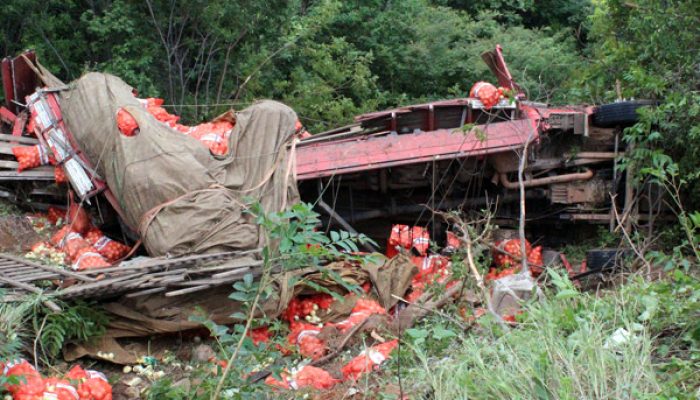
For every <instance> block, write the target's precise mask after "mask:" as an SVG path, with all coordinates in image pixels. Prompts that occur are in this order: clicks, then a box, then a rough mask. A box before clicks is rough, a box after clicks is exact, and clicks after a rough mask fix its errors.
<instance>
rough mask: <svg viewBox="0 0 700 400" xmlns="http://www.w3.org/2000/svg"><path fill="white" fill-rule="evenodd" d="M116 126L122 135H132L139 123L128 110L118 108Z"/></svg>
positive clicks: (134, 133)
mask: <svg viewBox="0 0 700 400" xmlns="http://www.w3.org/2000/svg"><path fill="white" fill-rule="evenodd" d="M117 128H119V132H121V133H122V134H123V135H124V136H134V135H136V133H137V132H136V131H137V130H138V129H139V124H138V122H136V120H135V119H134V117H133V116H132V115H131V114H129V112H128V111H126V110H125V109H123V108H120V109H119V111H117Z"/></svg>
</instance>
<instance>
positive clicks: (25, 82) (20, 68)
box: [2, 50, 37, 114]
mask: <svg viewBox="0 0 700 400" xmlns="http://www.w3.org/2000/svg"><path fill="white" fill-rule="evenodd" d="M23 56H24V57H27V59H28V60H29V61H31V62H35V61H36V54H35V53H34V50H29V51H26V52H24V53H23V54H22V55H20V56H18V57H15V58H9V57H8V58H5V59H3V60H2V84H3V88H4V91H5V102H6V103H7V108H9V109H10V111H12V112H14V113H15V114H17V113H19V111H20V110H19V107H18V106H17V105H16V104H15V103H13V100H14V101H17V102H20V103H24V101H25V100H24V99H25V97H27V96H29V95H30V94H32V93H34V91H35V90H36V87H37V76H36V74H35V73H34V70H32V68H31V67H30V66H29V65H28V64H27V62H26V61H25V59H24V57H23Z"/></svg>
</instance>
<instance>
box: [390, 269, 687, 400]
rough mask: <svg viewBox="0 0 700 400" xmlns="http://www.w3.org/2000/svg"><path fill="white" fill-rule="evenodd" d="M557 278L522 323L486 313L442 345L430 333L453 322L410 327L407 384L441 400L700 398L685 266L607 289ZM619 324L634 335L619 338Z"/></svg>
mask: <svg viewBox="0 0 700 400" xmlns="http://www.w3.org/2000/svg"><path fill="white" fill-rule="evenodd" d="M550 281H551V282H552V283H553V285H554V287H555V289H554V290H553V291H552V292H550V293H548V294H547V296H546V298H545V299H544V300H543V301H542V302H535V303H532V304H529V305H528V306H527V307H526V312H525V313H524V314H523V315H521V316H519V321H520V324H519V327H518V329H514V330H511V331H509V332H507V333H504V332H502V330H500V329H499V328H498V326H497V325H496V324H489V323H488V322H487V321H482V320H483V318H484V317H482V319H480V321H482V322H480V325H481V328H480V330H479V331H478V332H475V334H473V335H469V336H467V337H463V338H462V339H461V340H459V341H457V342H454V344H453V345H452V346H448V347H444V348H443V349H442V351H439V348H436V347H435V346H434V344H431V343H434V342H428V341H429V340H435V339H434V338H432V337H431V334H430V333H429V332H430V330H431V329H433V328H432V327H433V326H435V327H439V326H440V324H441V323H445V322H446V321H445V320H443V321H440V320H439V319H437V318H436V319H437V321H433V322H432V323H431V324H429V325H428V326H423V327H420V328H417V329H413V330H411V332H409V331H407V332H406V333H407V336H408V337H407V338H406V339H405V342H406V343H407V345H408V346H411V349H412V351H413V352H414V353H415V356H414V357H415V358H414V359H413V362H411V361H412V360H411V359H410V358H409V357H406V358H404V361H405V362H406V363H407V364H408V365H412V367H409V368H410V371H411V372H410V373H409V376H408V377H407V378H406V379H404V382H413V384H412V385H413V386H412V387H410V388H405V389H404V390H410V391H411V392H414V393H415V392H418V393H425V392H432V396H433V398H435V399H453V398H465V399H466V398H468V399H481V398H489V399H490V398H533V399H534V398H537V399H573V398H587V399H603V398H605V399H607V398H621V397H634V398H645V399H647V398H648V399H651V398H677V399H686V398H687V399H690V398H693V396H695V393H694V390H695V389H694V388H696V387H697V385H698V384H699V383H700V382H699V381H698V377H697V376H694V375H693V371H697V368H698V367H699V366H700V364H699V363H700V341H699V339H700V334H699V333H700V322H699V321H698V319H697V315H698V314H697V313H698V312H700V299H699V298H698V296H700V291H699V289H700V282H698V280H697V279H695V278H692V277H690V276H688V275H684V274H682V273H680V272H676V273H675V274H674V275H673V278H672V279H670V280H668V281H660V282H655V283H649V282H644V281H642V280H635V281H633V282H631V283H629V284H627V285H625V286H623V287H621V288H619V290H618V291H616V292H611V293H608V294H606V295H603V296H596V295H591V294H586V293H580V292H578V291H577V290H576V289H575V287H574V286H573V284H572V283H571V282H570V281H569V280H568V279H567V278H566V277H565V276H564V275H561V274H557V273H554V274H552V275H551V276H550ZM620 328H623V329H625V331H626V332H627V334H626V335H624V334H623V337H625V338H626V339H623V340H620V341H614V340H612V339H611V337H612V336H614V335H615V332H617V331H618V330H619V329H620ZM435 329H437V328H435ZM618 335H620V334H619V333H618ZM404 356H406V354H404ZM438 360H439V361H438ZM416 362H417V364H416ZM404 368H406V367H405V366H404ZM695 375H696V374H695ZM674 396H675V397H674Z"/></svg>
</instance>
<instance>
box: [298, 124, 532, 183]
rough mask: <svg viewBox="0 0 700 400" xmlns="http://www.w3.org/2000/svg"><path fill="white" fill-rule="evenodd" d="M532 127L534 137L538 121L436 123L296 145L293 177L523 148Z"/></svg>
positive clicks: (306, 178) (371, 168)
mask: <svg viewBox="0 0 700 400" xmlns="http://www.w3.org/2000/svg"><path fill="white" fill-rule="evenodd" d="M532 130H534V132H532ZM475 132H478V134H475ZM531 133H532V134H533V136H532V139H533V140H536V139H537V138H538V136H539V132H538V131H537V121H536V120H533V119H521V120H514V121H504V122H496V123H491V124H488V125H478V126H477V127H476V128H475V129H473V130H472V131H471V132H469V133H466V134H464V133H462V132H461V131H459V129H440V130H435V131H430V132H420V133H410V134H403V135H396V134H393V135H392V134H387V135H384V136H376V137H369V138H368V137H361V138H358V139H354V140H344V141H337V142H325V143H318V144H312V145H307V146H300V147H299V148H297V160H296V161H297V178H298V179H299V180H308V179H315V178H322V177H328V176H332V175H336V174H347V173H352V172H359V171H368V170H373V169H379V168H387V167H393V166H398V165H408V164H416V163H421V162H426V161H431V160H444V159H451V158H461V157H469V156H483V155H487V154H494V153H500V152H504V151H510V150H513V149H518V148H522V147H523V145H524V143H525V141H526V140H527V138H528V136H529V135H530V134H531Z"/></svg>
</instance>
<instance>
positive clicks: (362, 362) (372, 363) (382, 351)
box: [341, 339, 399, 381]
mask: <svg viewBox="0 0 700 400" xmlns="http://www.w3.org/2000/svg"><path fill="white" fill-rule="evenodd" d="M398 345H399V341H398V340H397V339H394V340H391V341H388V342H386V343H382V344H378V345H374V346H372V347H370V348H369V349H367V350H365V351H363V352H362V353H360V355H359V356H357V357H355V358H353V359H352V360H350V361H349V362H348V363H347V364H345V365H344V366H343V368H341V371H342V372H343V377H344V378H345V379H346V380H347V379H351V380H354V381H356V380H358V379H360V377H361V376H362V375H364V374H365V373H367V372H370V371H372V370H374V369H376V368H377V367H378V366H379V365H381V364H382V363H383V362H384V361H385V360H386V359H387V358H389V354H391V352H392V351H393V350H394V349H395V348H396V346H398Z"/></svg>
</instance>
